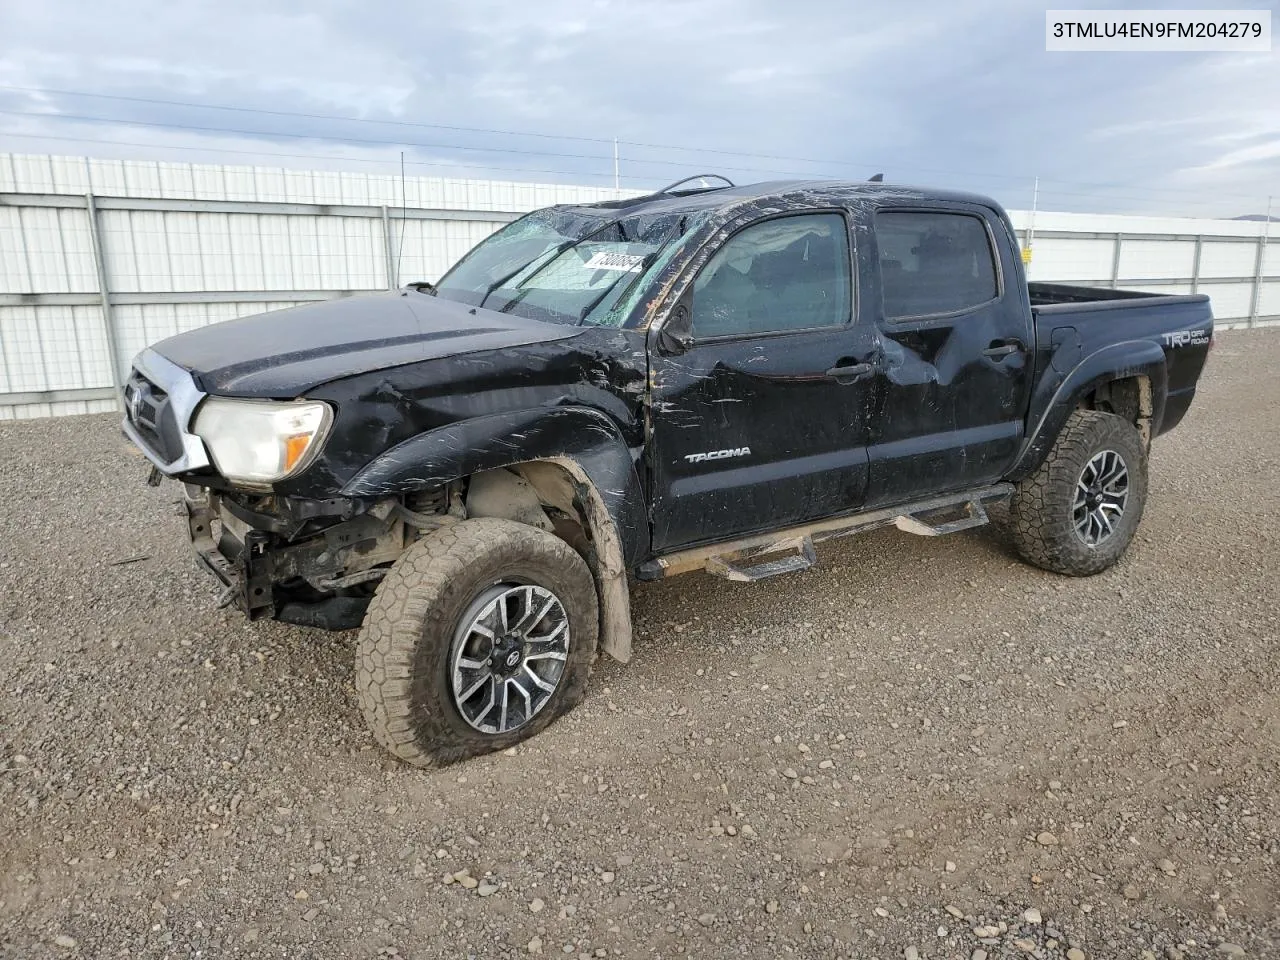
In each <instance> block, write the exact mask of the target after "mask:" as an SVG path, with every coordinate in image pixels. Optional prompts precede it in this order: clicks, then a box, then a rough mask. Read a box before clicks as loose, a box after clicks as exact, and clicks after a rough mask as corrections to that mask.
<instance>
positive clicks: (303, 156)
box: [0, 131, 651, 180]
mask: <svg viewBox="0 0 1280 960" xmlns="http://www.w3.org/2000/svg"><path fill="white" fill-rule="evenodd" d="M0 137H21V138H23V139H27V140H55V141H58V142H62V143H93V144H98V145H101V144H102V142H103V141H102V140H100V139H94V138H91V137H60V136H54V135H53V134H45V133H10V132H8V131H0ZM111 145H112V146H121V147H141V148H143V149H148V150H195V151H199V152H201V153H230V154H239V155H241V156H248V157H281V158H287V159H291V160H340V161H342V162H343V163H377V164H384V165H385V164H393V163H394V162H395V161H394V160H393V159H392V158H387V159H385V160H383V159H380V158H377V157H339V156H334V155H333V154H330V153H277V152H274V151H269V150H236V149H233V148H231V147H206V146H180V145H178V144H164V143H139V142H137V141H136V140H135V141H131V140H112V141H111ZM405 163H406V164H407V165H408V166H411V167H452V168H461V169H466V170H504V171H506V172H507V173H550V174H555V175H557V176H562V177H608V178H609V179H613V174H612V173H592V172H591V171H588V170H545V169H542V168H539V167H499V166H492V165H486V164H480V163H467V162H465V161H457V162H448V161H443V160H440V161H432V160H406V161H405ZM622 179H623V180H649V179H651V178H649V177H637V176H630V175H628V174H623V175H622Z"/></svg>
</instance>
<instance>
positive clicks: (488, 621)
mask: <svg viewBox="0 0 1280 960" xmlns="http://www.w3.org/2000/svg"><path fill="white" fill-rule="evenodd" d="M598 631H599V608H598V606H597V602H596V588H595V581H594V580H593V579H592V576H591V571H590V570H589V569H588V567H587V564H586V562H585V561H584V560H583V559H582V557H580V556H579V555H578V554H577V552H576V551H575V550H574V549H573V548H572V547H571V546H569V544H567V543H565V542H564V541H563V540H561V539H560V538H559V537H556V536H554V535H553V534H550V533H547V532H546V531H544V530H539V529H538V528H537V527H532V526H529V525H527V524H523V523H516V522H514V521H512V520H497V519H492V518H483V519H475V520H464V521H463V522H462V523H457V524H453V525H452V526H448V527H442V528H441V529H439V530H436V531H433V532H432V533H430V534H428V535H427V536H425V537H423V538H422V539H420V540H418V541H416V542H415V543H413V544H411V545H410V546H409V548H408V549H407V550H405V552H404V553H403V554H402V555H401V556H400V559H399V560H397V561H396V562H395V564H394V565H393V566H392V568H391V571H390V572H389V573H388V574H387V575H386V576H385V577H384V578H383V579H382V582H381V583H380V584H379V585H378V592H377V593H376V594H375V595H374V598H373V600H372V602H370V604H369V612H368V613H367V614H366V615H365V621H364V626H363V627H362V628H361V631H360V641H359V645H358V651H357V656H356V692H357V695H358V696H359V699H360V707H361V710H363V712H364V715H365V719H366V720H367V721H368V723H369V729H370V730H371V731H372V732H373V735H374V737H375V739H377V741H378V742H379V743H381V744H382V745H383V746H384V747H386V748H387V749H388V750H390V751H391V752H392V753H394V754H395V755H396V756H397V757H400V758H401V759H402V760H405V761H407V762H409V763H412V764H415V765H417V766H421V767H427V766H436V765H440V764H445V763H451V762H453V761H455V760H462V759H464V758H466V757H471V756H476V755H478V754H481V753H488V752H489V751H491V750H503V749H506V748H507V747H510V746H512V745H514V744H516V743H519V742H520V741H521V740H524V739H526V738H528V737H531V736H533V735H534V734H536V733H538V732H539V731H540V730H542V729H543V728H544V727H546V726H547V725H548V724H550V723H551V722H552V721H553V720H555V719H556V717H558V716H560V715H561V714H563V713H565V712H566V711H568V710H569V709H570V708H572V707H573V706H575V705H576V704H577V703H578V702H579V701H580V700H581V699H582V697H583V694H584V693H585V691H586V684H587V678H588V676H589V675H590V673H591V666H592V664H593V662H594V661H595V655H596V636H597V633H598Z"/></svg>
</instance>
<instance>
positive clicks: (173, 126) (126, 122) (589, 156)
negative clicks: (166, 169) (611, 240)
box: [0, 109, 812, 176]
mask: <svg viewBox="0 0 1280 960" xmlns="http://www.w3.org/2000/svg"><path fill="white" fill-rule="evenodd" d="M0 114H4V115H6V116H15V117H29V118H36V119H41V120H62V121H70V122H73V123H109V124H116V125H119V126H136V127H155V128H159V129H165V130H187V131H191V132H193V133H222V134H235V135H237V136H247V137H263V138H271V137H287V138H289V139H293V140H330V141H334V142H338V143H354V144H358V145H360V146H380V147H418V148H420V149H424V150H459V151H471V152H473V153H506V154H515V155H519V156H531V157H556V158H559V159H570V160H599V161H608V162H612V160H613V157H612V155H609V156H604V155H601V154H594V153H558V152H555V151H549V150H522V149H517V148H515V147H479V146H469V145H465V144H452V143H428V142H423V141H414V140H375V139H372V138H368V137H344V136H337V135H334V134H327V133H292V132H287V131H283V130H242V129H239V128H236V127H208V126H203V125H198V124H189V123H172V122H169V121H163V120H134V119H131V118H124V117H99V116H90V115H87V114H70V113H44V112H41V111H36V110H4V109H0ZM630 162H632V163H643V164H650V165H657V166H666V167H691V168H694V169H701V168H702V167H704V166H705V164H702V163H685V162H682V161H680V160H640V159H637V158H634V157H633V158H630ZM723 169H725V170H731V171H733V172H735V173H772V174H784V175H788V174H790V173H791V171H784V170H776V169H769V168H766V167H734V166H726V167H724V168H723ZM809 176H812V174H809Z"/></svg>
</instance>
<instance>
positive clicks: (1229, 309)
mask: <svg viewBox="0 0 1280 960" xmlns="http://www.w3.org/2000/svg"><path fill="white" fill-rule="evenodd" d="M1200 293H1207V294H1208V295H1209V298H1210V300H1211V301H1212V303H1213V315H1214V317H1216V318H1217V319H1219V320H1240V319H1244V318H1247V317H1248V316H1249V306H1250V304H1251V303H1252V301H1253V289H1252V284H1245V283H1204V282H1201V284H1200Z"/></svg>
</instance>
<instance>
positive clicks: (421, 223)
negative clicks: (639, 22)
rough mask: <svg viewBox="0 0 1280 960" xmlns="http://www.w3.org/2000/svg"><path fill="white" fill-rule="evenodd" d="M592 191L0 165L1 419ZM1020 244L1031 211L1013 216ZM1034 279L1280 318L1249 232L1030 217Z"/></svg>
mask: <svg viewBox="0 0 1280 960" xmlns="http://www.w3.org/2000/svg"><path fill="white" fill-rule="evenodd" d="M616 195H617V194H616V193H615V191H614V190H612V189H608V188H597V187H572V186H555V185H546V184H527V183H509V182H495V181H469V180H443V179H435V178H410V179H408V180H407V181H405V183H404V197H403V199H402V197H401V183H400V180H399V179H398V178H395V177H391V176H377V175H366V174H358V173H335V172H309V171H291V170H281V169H274V168H263V167H226V166H212V165H199V164H179V163H152V162H140V161H121V160H86V159H83V158H70V157H45V156H18V155H4V154H0V419H13V418H23V417H39V416H50V415H58V414H68V413H92V412H100V411H107V410H111V409H113V408H114V406H115V404H116V400H115V396H116V394H115V389H116V387H117V386H118V384H119V382H120V378H122V377H123V376H124V375H125V374H127V372H128V366H129V361H130V359H131V358H132V357H133V355H134V354H136V353H137V352H138V351H139V350H141V349H142V348H143V347H145V346H147V345H148V344H150V343H153V342H155V341H156V340H160V339H162V338H164V337H167V336H170V335H172V334H175V333H178V332H180V331H183V330H189V329H191V328H193V327H198V326H203V325H205V324H208V323H214V322H216V321H219V320H228V319H231V318H233V317H237V316H242V315H244V314H248V313H256V312H259V311H263V310H271V309H277V308H280V307H287V306H294V305H296V304H299V303H305V302H310V301H316V300H323V299H328V298H331V297H340V296H347V295H349V294H353V293H361V292H369V291H375V290H386V289H393V288H395V287H396V286H398V285H399V284H400V282H401V281H402V280H411V279H428V280H434V279H436V278H437V277H439V276H440V274H441V273H443V272H444V270H445V269H446V268H447V267H448V266H449V265H451V264H452V263H453V262H454V261H455V260H457V259H458V257H460V256H461V255H462V254H463V253H465V252H466V251H467V250H468V249H470V248H471V246H473V245H474V244H475V243H477V242H478V241H480V240H481V239H483V238H484V237H485V236H487V235H488V234H490V233H491V232H492V231H494V230H496V229H497V228H498V227H499V226H501V225H502V224H503V223H506V222H508V221H510V220H511V219H513V218H514V217H516V216H518V215H519V214H520V213H522V212H525V211H527V210H531V209H535V208H537V207H541V206H546V205H549V204H553V203H586V202H593V201H597V200H603V199H609V198H612V197H614V196H616ZM1012 216H1013V218H1014V222H1015V225H1017V226H1018V227H1019V231H1020V233H1022V234H1023V235H1024V238H1025V233H1026V229H1027V227H1028V226H1029V225H1030V224H1029V216H1028V215H1027V214H1025V213H1019V212H1014V213H1013V214H1012ZM1034 228H1035V229H1034V239H1033V249H1034V256H1033V259H1032V262H1031V266H1030V275H1031V278H1032V279H1037V280H1058V281H1063V282H1072V283H1082V284H1088V285H1096V286H1120V287H1129V288H1133V289H1143V290H1152V291H1158V292H1167V293H1184V292H1193V291H1197V290H1198V291H1201V292H1204V293H1208V294H1210V295H1211V296H1212V297H1213V305H1214V312H1215V314H1216V315H1217V316H1218V318H1219V319H1220V321H1225V322H1226V323H1227V324H1233V323H1242V324H1243V323H1247V324H1253V323H1267V322H1280V259H1277V258H1278V257H1280V253H1277V251H1276V248H1275V247H1273V246H1269V245H1268V244H1267V243H1266V241H1265V235H1264V228H1263V225H1262V224H1260V223H1249V222H1241V221H1230V220H1226V221H1209V220H1179V219H1169V218H1146V217H1116V216H1097V215H1084V214H1063V213H1040V214H1038V215H1037V217H1036V221H1035V225H1034Z"/></svg>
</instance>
